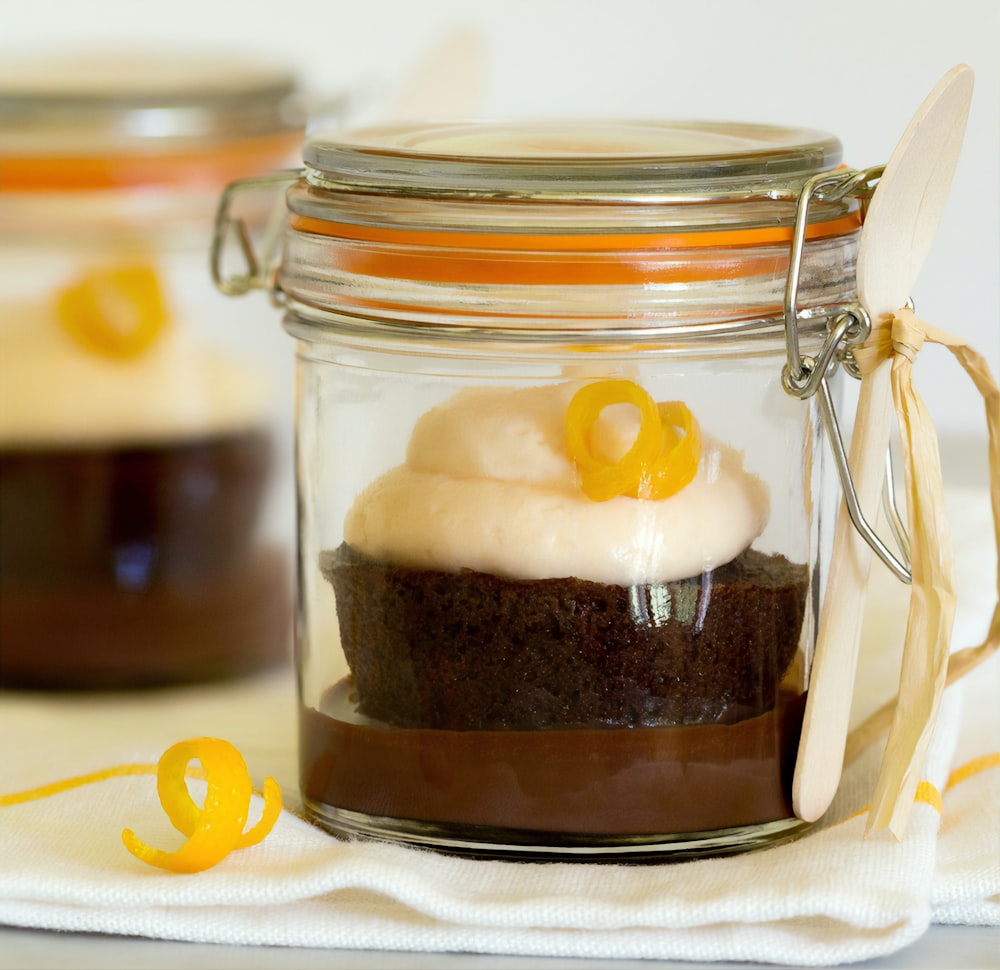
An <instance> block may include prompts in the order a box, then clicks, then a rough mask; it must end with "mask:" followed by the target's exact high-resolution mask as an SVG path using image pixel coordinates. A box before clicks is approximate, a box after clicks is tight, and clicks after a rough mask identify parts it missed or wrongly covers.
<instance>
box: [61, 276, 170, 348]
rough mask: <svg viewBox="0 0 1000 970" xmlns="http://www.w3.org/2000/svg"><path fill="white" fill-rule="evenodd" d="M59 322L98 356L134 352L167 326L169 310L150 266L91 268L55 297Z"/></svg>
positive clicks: (150, 343) (148, 343) (150, 341)
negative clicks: (91, 269) (92, 269)
mask: <svg viewBox="0 0 1000 970" xmlns="http://www.w3.org/2000/svg"><path fill="white" fill-rule="evenodd" d="M56 313H57V316H58V319H59V323H60V325H61V326H62V328H63V329H64V330H65V331H66V332H67V333H68V334H69V335H70V336H71V337H72V338H73V339H74V340H75V341H76V342H77V343H78V344H80V345H81V346H82V347H85V348H86V349H87V350H89V351H91V352H92V353H95V354H99V355H100V356H102V357H108V358H112V359H118V360H126V359H129V358H133V357H138V356H139V355H140V354H141V353H143V351H145V350H147V349H148V348H149V347H150V346H151V345H152V343H153V341H155V340H156V338H157V336H158V335H159V334H160V332H161V331H162V330H163V329H164V328H165V327H166V325H167V322H168V314H167V309H166V303H165V301H164V297H163V291H162V288H161V286H160V281H159V278H158V276H157V275H156V271H155V270H154V269H153V268H152V267H151V266H143V265H137V266H120V267H115V268H113V269H102V270H94V271H92V272H90V273H87V274H86V275H85V276H83V277H82V278H81V279H79V280H77V281H76V282H75V283H73V284H71V285H70V286H67V287H66V288H65V289H64V290H62V291H61V292H60V293H59V295H58V297H57V300H56Z"/></svg>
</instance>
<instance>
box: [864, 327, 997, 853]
mask: <svg viewBox="0 0 1000 970" xmlns="http://www.w3.org/2000/svg"><path fill="white" fill-rule="evenodd" d="M925 342H931V343H935V344H940V345H941V346H943V347H946V348H947V349H948V350H949V351H951V353H952V354H953V355H954V356H955V358H956V359H957V360H958V362H959V363H960V364H961V365H962V367H963V368H964V369H965V371H966V373H967V374H968V375H969V377H970V378H971V379H972V381H973V383H974V384H975V386H976V389H977V390H978V391H979V393H980V394H981V395H982V397H983V400H984V403H985V405H986V424H987V431H988V434H989V446H988V447H989V468H990V501H991V510H992V514H993V529H994V538H995V542H996V548H997V553H998V557H1000V389H998V388H997V384H996V382H995V381H994V379H993V377H992V376H991V374H990V371H989V367H988V365H987V364H986V361H985V360H984V358H983V357H982V356H981V355H980V354H978V353H977V352H976V351H974V350H972V349H971V348H970V347H969V346H968V345H967V344H965V343H964V342H962V341H961V340H959V339H958V338H957V337H954V336H952V335H951V334H949V333H946V332H945V331H943V330H939V329H938V328H936V327H933V326H931V325H930V324H928V323H925V322H924V321H922V320H920V319H918V318H917V317H916V316H915V315H914V313H913V311H912V310H910V309H908V308H907V309H902V310H898V311H897V312H896V313H895V314H891V315H887V316H886V317H885V318H883V319H882V320H880V321H879V322H878V323H877V324H876V325H875V326H874V327H873V328H872V332H871V335H870V336H869V338H868V339H867V340H866V341H865V343H864V344H863V345H862V346H860V347H858V348H856V349H855V351H854V356H855V359H856V360H857V362H858V366H859V368H860V369H861V373H862V375H864V374H867V373H870V372H871V371H872V370H874V369H875V368H876V367H877V366H878V365H879V364H880V363H881V362H882V361H884V360H887V359H889V358H891V360H892V367H891V383H892V396H893V404H894V406H895V410H896V416H897V419H898V422H899V431H900V439H901V444H902V454H903V466H904V478H905V491H906V505H907V519H908V522H907V525H908V530H909V539H910V557H911V572H912V577H913V585H912V591H911V594H910V606H909V614H908V617H907V624H906V635H905V639H904V642H903V660H902V667H901V671H900V680H899V692H898V694H897V696H896V698H895V699H894V700H893V701H890V702H889V703H888V704H887V705H885V706H884V707H882V708H881V709H880V710H878V711H876V712H875V713H874V714H873V715H871V717H869V718H868V719H867V720H866V721H864V722H863V723H862V724H860V725H859V726H858V727H857V728H855V730H854V731H853V732H852V734H851V736H850V738H849V739H848V747H847V760H851V759H852V758H853V757H854V756H855V755H856V754H858V753H860V751H861V750H863V749H864V748H865V747H867V745H868V744H870V743H871V742H872V741H873V740H874V739H875V738H876V737H878V736H879V735H881V733H882V732H883V731H884V730H885V729H886V727H889V737H888V740H887V742H886V749H885V754H884V755H883V759H882V766H881V769H880V771H879V777H878V781H877V783H876V788H875V794H874V797H873V800H872V807H871V811H870V814H869V817H868V825H867V831H869V832H870V831H872V830H879V829H888V830H889V831H890V832H892V834H893V835H894V836H896V837H897V838H901V837H902V835H903V834H904V832H905V830H906V825H907V821H908V819H909V814H910V810H911V807H912V805H913V801H914V796H915V794H916V791H917V786H918V783H919V778H920V770H921V768H922V766H923V762H924V757H925V754H926V752H927V746H928V744H929V742H930V737H931V734H932V733H933V729H934V724H935V722H936V720H937V715H938V708H939V706H940V702H941V695H942V693H943V692H944V689H945V687H946V686H947V685H948V684H950V683H954V682H955V681H956V680H958V679H959V678H961V677H963V676H964V675H965V674H966V673H968V672H969V671H970V670H972V669H973V668H975V667H976V666H978V665H979V664H980V663H981V662H982V661H984V660H985V659H986V658H987V657H988V656H990V654H992V653H993V652H994V651H995V650H996V649H997V648H998V647H1000V574H998V581H997V583H998V590H997V597H998V601H997V604H996V605H995V607H994V610H993V616H992V619H991V621H990V627H989V630H988V632H987V636H986V639H985V640H984V641H983V642H982V643H981V644H979V645H978V646H976V647H968V648H966V649H963V650H959V651H956V652H955V653H951V654H950V653H949V652H950V648H951V635H952V626H953V622H954V617H955V592H954V583H953V579H952V574H953V558H952V550H951V539H950V534H949V530H948V524H947V521H946V519H945V511H944V487H943V482H942V476H941V458H940V455H939V452H938V443H937V436H936V434H935V431H934V426H933V423H932V421H931V418H930V415H929V414H928V412H927V409H926V408H925V406H924V403H923V401H922V400H921V398H920V396H919V395H918V394H917V392H916V390H915V389H914V387H913V375H912V370H913V362H914V360H915V359H916V357H917V354H918V353H919V351H920V348H921V347H922V346H923V345H924V343H925Z"/></svg>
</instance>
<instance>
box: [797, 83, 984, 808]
mask: <svg viewBox="0 0 1000 970" xmlns="http://www.w3.org/2000/svg"><path fill="white" fill-rule="evenodd" d="M972 82H973V75H972V71H971V70H970V69H969V68H968V67H966V66H964V65H959V66H957V67H954V68H952V70H951V71H949V72H948V73H947V74H946V75H945V76H944V77H943V78H942V79H941V81H939V82H938V84H937V85H936V87H935V88H934V90H933V91H931V93H930V94H929V95H928V97H927V99H926V100H925V101H924V102H923V104H922V105H921V106H920V108H919V109H918V111H917V113H916V114H915V115H914V117H913V120H912V121H911V122H910V124H909V126H908V127H907V129H906V131H905V132H904V134H903V137H902V139H900V142H899V144H898V145H897V146H896V149H895V150H894V151H893V153H892V157H891V158H890V160H889V163H888V164H887V165H886V168H885V172H884V174H883V175H882V178H881V179H880V180H879V182H878V185H877V187H876V190H875V194H874V196H873V197H872V201H871V205H870V207H869V209H868V214H867V216H866V218H865V223H864V225H863V227H862V229H861V239H860V242H859V246H858V270H857V278H858V298H859V300H860V302H861V304H862V306H864V308H865V309H866V310H867V311H868V313H869V315H870V316H871V319H872V322H873V323H874V322H876V321H878V320H879V319H881V318H883V317H884V316H885V315H886V314H891V313H894V312H895V311H896V310H899V309H900V308H902V307H903V306H904V304H905V303H906V301H907V299H908V298H909V296H910V293H911V290H912V287H913V284H914V283H915V282H916V279H917V276H918V275H919V273H920V270H921V268H922V266H923V263H924V260H925V259H926V257H927V254H928V252H929V251H930V248H931V244H932V242H933V240H934V235H935V233H936V232H937V227H938V223H939V221H940V218H941V213H942V212H943V210H944V204H945V200H946V198H947V196H948V190H949V188H950V186H951V180H952V176H953V175H954V171H955V166H956V165H957V163H958V156H959V153H960V151H961V145H962V138H963V135H964V132H965V122H966V118H967V116H968V112H969V104H970V102H971V98H972ZM891 367H892V365H891V362H889V361H885V362H883V363H882V364H880V365H879V366H878V367H877V368H876V369H875V371H874V372H872V373H870V374H868V375H866V376H865V377H864V378H863V379H862V381H861V390H860V393H859V398H858V409H857V414H856V417H855V423H854V434H853V437H852V440H851V450H850V456H849V464H850V467H851V472H852V475H853V478H854V484H855V489H856V491H857V494H858V498H859V500H860V504H861V508H862V509H865V510H871V509H874V508H876V507H877V504H878V500H879V496H880V493H881V491H882V486H883V483H884V480H885V455H886V449H887V448H888V446H889V435H890V430H891V427H892V420H893V404H892V397H891V390H890V381H889V376H890V371H891ZM871 561H872V550H871V548H870V547H869V545H868V544H867V542H865V540H864V539H863V538H862V537H861V535H860V534H859V533H858V532H857V530H856V529H855V528H854V525H853V524H852V522H851V520H850V517H849V516H848V514H847V510H846V507H844V505H843V504H842V505H841V509H840V514H839V516H838V518H837V525H836V531H835V535H834V544H833V557H832V560H831V563H830V574H829V578H828V581H827V589H826V593H825V596H824V600H823V605H822V609H821V611H820V621H819V628H818V634H817V640H816V653H815V658H814V660H813V667H812V673H811V674H810V678H809V695H808V698H807V702H806V712H805V720H804V722H803V725H802V737H801V740H800V742H799V753H798V759H797V761H796V764H795V775H794V779H793V782H792V804H793V807H794V809H795V814H796V815H797V816H798V817H799V818H802V819H804V820H806V821H808V822H812V821H815V820H816V819H818V818H819V817H820V816H821V815H822V814H823V813H824V812H825V811H826V810H827V808H828V807H829V805H830V802H831V801H832V800H833V796H834V794H835V793H836V791H837V786H838V784H839V783H840V776H841V770H842V767H843V760H844V747H845V743H846V739H847V729H848V721H849V718H850V713H851V701H852V694H853V688H854V677H855V671H856V668H857V662H858V647H859V643H860V639H861V618H862V612H863V604H864V598H865V590H866V587H867V585H868V574H869V570H870V567H871Z"/></svg>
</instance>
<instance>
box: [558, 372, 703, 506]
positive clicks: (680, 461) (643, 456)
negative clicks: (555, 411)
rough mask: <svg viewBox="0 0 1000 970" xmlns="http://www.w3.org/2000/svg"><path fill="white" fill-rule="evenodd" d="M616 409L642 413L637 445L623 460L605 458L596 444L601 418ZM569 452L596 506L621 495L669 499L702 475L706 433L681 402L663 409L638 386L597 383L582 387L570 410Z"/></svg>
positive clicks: (666, 404) (665, 404)
mask: <svg viewBox="0 0 1000 970" xmlns="http://www.w3.org/2000/svg"><path fill="white" fill-rule="evenodd" d="M614 404H631V405H633V406H635V407H636V408H637V409H638V411H639V430H638V432H637V433H636V437H635V441H634V442H633V443H632V446H631V447H630V448H629V449H628V451H626V452H625V454H624V455H622V456H621V458H619V459H617V460H612V459H610V458H608V457H606V456H605V455H602V454H601V453H600V451H599V450H598V448H597V447H596V443H595V440H594V439H595V435H594V432H595V428H596V426H597V422H598V420H599V419H600V416H601V413H602V412H603V411H604V409H605V408H607V407H610V406H611V405H614ZM566 448H567V453H568V454H569V457H570V460H571V461H572V462H573V463H574V465H575V466H576V469H577V472H578V473H579V476H580V487H581V488H582V489H583V492H584V494H585V495H586V496H587V497H588V498H589V499H591V500H592V501H594V502H606V501H608V500H609V499H612V498H615V497H616V496H618V495H626V496H629V497H631V498H643V499H664V498H669V497H670V496H671V495H675V494H676V493H677V492H679V491H680V490H681V489H682V488H684V486H686V485H687V484H689V483H690V481H691V480H692V479H693V478H694V476H695V473H696V472H697V471H698V462H699V461H700V460H701V429H700V428H699V426H698V422H697V421H696V420H695V418H694V415H692V414H691V411H690V410H689V408H688V407H687V406H686V405H685V404H683V403H682V402H680V401H666V402H661V403H659V404H658V403H656V402H655V401H654V400H653V399H652V397H650V395H649V394H648V393H647V392H646V391H645V390H644V389H643V388H641V387H640V386H639V385H638V384H636V383H635V382H634V381H629V380H603V381H595V382H593V383H591V384H586V385H584V386H583V387H581V388H580V390H579V391H577V392H576V394H575V395H574V396H573V399H572V400H571V401H570V403H569V406H568V407H567V409H566Z"/></svg>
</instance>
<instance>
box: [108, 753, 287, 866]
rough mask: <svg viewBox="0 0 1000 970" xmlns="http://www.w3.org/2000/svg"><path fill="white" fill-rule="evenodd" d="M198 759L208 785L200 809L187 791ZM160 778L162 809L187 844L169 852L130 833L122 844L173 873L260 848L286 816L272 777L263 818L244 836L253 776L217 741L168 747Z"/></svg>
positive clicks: (138, 856) (236, 754)
mask: <svg viewBox="0 0 1000 970" xmlns="http://www.w3.org/2000/svg"><path fill="white" fill-rule="evenodd" d="M193 760H198V761H200V762H201V765H202V767H203V768H204V770H205V780H206V782H207V784H208V788H207V791H206V793H205V802H204V805H203V806H202V807H201V808H200V809H199V808H198V806H197V805H196V804H195V803H194V800H193V799H192V798H191V795H190V793H189V792H188V790H187V783H186V773H187V766H188V763H189V762H191V761H193ZM156 780H157V784H156V788H157V793H158V794H159V797H160V804H161V805H162V806H163V810H164V811H165V812H166V813H167V817H168V818H169V819H170V822H171V824H172V825H173V826H174V828H176V829H177V830H178V831H179V832H180V833H181V834H182V835H185V836H186V837H187V841H186V842H185V843H184V844H183V845H182V846H181V847H180V848H179V849H177V850H175V851H173V852H167V851H164V850H162V849H155V848H153V847H151V846H149V845H147V844H146V843H145V842H142V841H141V840H140V839H139V838H138V837H137V836H136V835H135V833H134V832H133V831H132V830H131V829H126V830H125V831H124V832H122V841H123V842H124V844H125V848H126V849H128V850H129V852H131V853H132V854H133V855H134V856H135V857H136V858H138V859H141V860H142V861H143V862H146V863H149V865H151V866H157V867H159V868H161V869H168V870H170V871H172V872H184V873H191V872H201V871H203V870H205V869H209V868H211V867H212V866H214V865H217V864H218V863H219V862H221V861H222V860H223V859H224V858H226V856H228V855H229V853H230V852H232V851H233V850H234V849H238V848H243V847H245V846H248V845H255V844H256V843H258V842H260V841H261V840H262V839H263V838H264V837H265V836H266V835H267V834H268V832H270V830H271V828H272V827H273V826H274V823H275V822H276V821H277V818H278V815H279V814H280V812H281V791H280V789H279V788H278V785H277V783H276V782H275V781H274V779H273V778H268V779H267V781H266V782H265V785H264V812H263V815H262V817H261V820H260V821H259V822H258V823H257V825H255V826H254V827H253V828H252V829H250V831H249V832H246V833H244V831H243V828H244V826H245V824H246V821H247V816H248V814H249V810H250V796H251V794H252V793H253V788H252V785H251V781H250V774H249V772H248V771H247V766H246V762H245V761H244V760H243V758H242V756H241V755H240V753H239V752H238V751H237V750H236V749H235V748H234V747H233V746H232V745H231V744H229V742H227V741H222V740H220V739H218V738H195V739H192V740H190V741H181V742H179V743H178V744H175V745H173V747H171V748H168V749H167V751H165V752H164V754H163V757H162V758H161V759H160V763H159V765H158V767H157V778H156Z"/></svg>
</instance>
